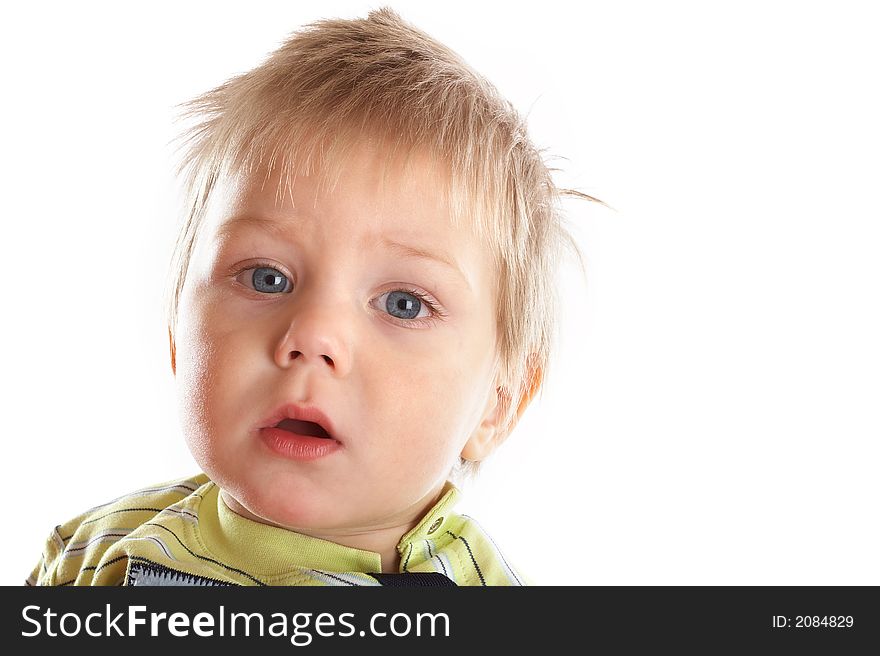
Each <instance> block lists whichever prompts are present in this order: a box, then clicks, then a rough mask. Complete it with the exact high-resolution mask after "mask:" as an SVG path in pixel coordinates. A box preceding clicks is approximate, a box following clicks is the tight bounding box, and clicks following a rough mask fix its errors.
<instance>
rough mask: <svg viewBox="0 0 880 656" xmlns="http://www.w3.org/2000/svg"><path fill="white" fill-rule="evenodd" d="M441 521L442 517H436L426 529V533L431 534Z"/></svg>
mask: <svg viewBox="0 0 880 656" xmlns="http://www.w3.org/2000/svg"><path fill="white" fill-rule="evenodd" d="M442 523H443V518H442V517H438V518H437V519H436V520H434V523H433V524H431V528H429V529H428V535H431V533H433V532H434V531H436V530H437V529H438V528H440V524H442Z"/></svg>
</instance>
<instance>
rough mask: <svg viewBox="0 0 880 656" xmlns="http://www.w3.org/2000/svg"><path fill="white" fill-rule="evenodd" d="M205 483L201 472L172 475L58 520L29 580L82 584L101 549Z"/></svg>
mask: <svg viewBox="0 0 880 656" xmlns="http://www.w3.org/2000/svg"><path fill="white" fill-rule="evenodd" d="M208 483H210V480H209V479H208V477H207V476H206V475H205V474H198V475H196V476H191V477H187V478H181V479H174V480H170V481H165V482H162V483H158V484H156V485H150V486H148V487H144V488H141V489H139V490H135V491H134V492H130V493H128V494H125V495H123V496H120V497H117V498H115V499H113V500H111V501H108V502H106V503H103V504H101V505H99V506H95V507H94V508H91V509H89V510H87V511H85V512H83V513H81V514H80V515H78V516H77V517H74V518H73V519H71V520H69V521H67V522H64V523H63V524H59V525H58V526H56V527H55V528H54V529H53V530H52V531H51V532H50V534H49V537H48V538H47V540H46V543H45V546H44V549H43V553H42V554H41V558H40V562H39V563H38V564H37V567H36V568H35V569H34V571H33V573H32V574H31V576H30V577H29V578H28V581H27V582H28V583H29V584H31V585H68V584H72V583H77V584H79V583H81V579H82V575H83V574H84V573H85V574H91V573H93V572H94V570H95V569H96V568H97V563H98V562H99V561H100V560H101V558H102V556H103V555H104V553H105V552H106V551H107V550H108V549H109V548H110V547H111V546H112V545H113V544H115V543H116V542H118V541H119V540H121V539H123V538H125V537H126V536H127V535H128V534H129V533H131V532H132V531H134V530H136V529H137V528H138V527H139V526H141V525H143V524H144V523H146V522H149V521H150V520H151V519H153V518H154V517H155V516H156V515H158V514H159V513H161V512H162V511H163V510H165V509H166V508H168V507H170V506H172V505H174V504H177V503H180V502H181V501H182V500H184V499H186V498H187V497H189V496H191V495H193V494H197V491H198V490H199V488H200V487H203V486H205V485H206V484H208Z"/></svg>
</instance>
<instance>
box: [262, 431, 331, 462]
mask: <svg viewBox="0 0 880 656" xmlns="http://www.w3.org/2000/svg"><path fill="white" fill-rule="evenodd" d="M260 438H261V439H262V440H263V443H264V444H265V445H266V446H268V447H269V448H270V449H271V450H272V451H274V452H275V453H277V454H278V455H279V456H282V457H284V458H288V459H290V460H300V461H309V460H318V459H319V458H324V457H326V456H329V455H330V454H331V453H335V452H336V451H338V450H339V449H341V448H342V444H341V443H340V442H337V441H336V440H334V439H328V438H325V437H314V436H313V435H300V434H299V433H291V432H290V431H286V430H282V429H280V428H271V427H269V428H261V429H260Z"/></svg>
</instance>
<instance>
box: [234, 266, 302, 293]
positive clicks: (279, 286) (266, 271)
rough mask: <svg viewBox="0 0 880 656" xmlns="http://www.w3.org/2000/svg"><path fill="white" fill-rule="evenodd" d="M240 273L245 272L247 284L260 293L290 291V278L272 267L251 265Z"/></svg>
mask: <svg viewBox="0 0 880 656" xmlns="http://www.w3.org/2000/svg"><path fill="white" fill-rule="evenodd" d="M241 273H242V274H245V279H246V280H248V283H247V284H248V286H249V287H253V289H254V290H256V291H258V292H260V293H263V294H279V293H283V292H289V291H291V285H290V280H288V279H287V276H285V275H284V274H283V273H281V272H280V271H279V270H278V269H275V268H273V267H264V266H261V267H252V268H250V269H245V270H244V271H242V272H241ZM240 275H241V274H240Z"/></svg>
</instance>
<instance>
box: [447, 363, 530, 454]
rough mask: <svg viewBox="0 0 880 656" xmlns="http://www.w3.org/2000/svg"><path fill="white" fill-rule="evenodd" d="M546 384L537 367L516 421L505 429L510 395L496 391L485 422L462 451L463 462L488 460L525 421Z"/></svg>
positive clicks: (484, 415)
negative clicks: (521, 421) (526, 412)
mask: <svg viewBox="0 0 880 656" xmlns="http://www.w3.org/2000/svg"><path fill="white" fill-rule="evenodd" d="M529 361H530V362H533V361H534V358H529ZM543 381H544V372H543V370H542V369H541V368H540V367H538V366H534V367H532V368H531V369H529V382H528V384H527V385H525V387H524V390H523V394H522V396H521V397H520V400H519V403H518V404H517V408H516V417H514V419H513V423H512V424H511V425H510V426H508V427H507V428H506V429H505V427H503V426H502V425H501V422H502V419H503V417H504V414H505V410H506V408H508V407H509V404H510V395H509V394H508V392H507V390H506V389H505V388H504V387H496V388H495V393H494V394H492V395H491V396H490V397H489V400H488V402H487V404H486V408H485V410H484V411H483V419H482V420H481V421H480V425H479V426H477V428H476V430H475V431H474V432H473V434H472V435H471V437H470V439H468V441H467V443H466V444H465V445H464V448H463V449H462V450H461V457H462V458H463V459H464V460H470V461H474V462H479V461H481V460H485V459H486V458H488V457H489V455H490V454H491V453H492V452H493V451H494V450H495V449H496V448H498V447H499V446H500V445H501V443H502V442H504V440H506V439H507V436H508V435H509V434H510V431H511V430H513V428H514V426H516V424H517V423H518V422H519V419H520V417H522V414H523V412H525V409H526V408H527V407H528V406H529V403H531V402H532V399H533V398H534V397H535V394H536V393H537V391H538V390H539V389H541V384H542V383H543Z"/></svg>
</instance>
